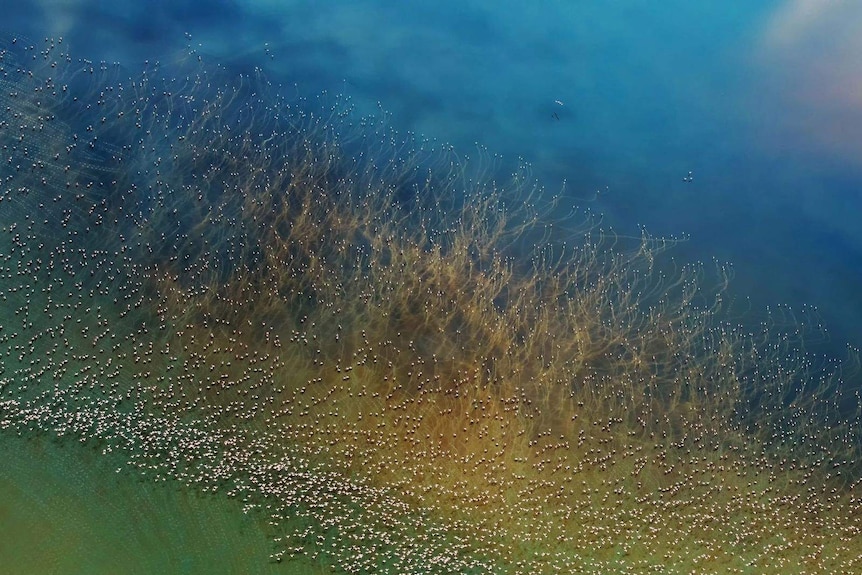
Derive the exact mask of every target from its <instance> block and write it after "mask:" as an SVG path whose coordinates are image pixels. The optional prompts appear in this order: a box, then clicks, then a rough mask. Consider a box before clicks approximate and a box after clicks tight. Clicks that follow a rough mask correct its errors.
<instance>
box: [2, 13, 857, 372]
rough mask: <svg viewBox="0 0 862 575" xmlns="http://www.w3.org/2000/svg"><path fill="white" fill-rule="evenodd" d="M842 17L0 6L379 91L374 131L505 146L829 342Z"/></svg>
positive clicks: (83, 35) (845, 118) (853, 305)
mask: <svg viewBox="0 0 862 575" xmlns="http://www.w3.org/2000/svg"><path fill="white" fill-rule="evenodd" d="M860 20H862V16H860V10H859V9H858V8H856V7H855V5H853V4H852V3H834V4H825V3H824V4H822V5H816V6H815V5H813V4H811V3H809V2H804V1H801V0H787V1H783V2H781V1H777V0H773V1H769V2H757V3H748V4H746V5H744V6H743V5H741V4H740V5H737V6H734V7H733V8H730V7H728V6H727V5H726V4H725V3H721V2H707V3H702V2H701V3H697V4H692V3H691V2H683V1H675V0H674V1H671V2H665V3H663V4H662V6H661V7H654V6H651V5H648V4H645V3H643V2H638V1H625V2H615V3H611V4H609V3H606V2H593V1H590V2H580V3H577V4H571V3H569V2H563V1H554V2H542V3H541V4H536V5H530V6H524V5H522V4H512V5H508V4H506V3H504V4H500V3H488V2H478V1H472V2H451V3H450V2H435V3H410V4H404V5H402V4H392V3H389V2H378V1H374V0H364V1H361V2H351V3H350V4H349V5H345V4H334V5H320V4H319V3H316V2H308V1H293V2H279V3H272V2H263V1H245V2H238V1H237V2H228V1H214V2H167V1H164V2H154V3H148V4H147V5H146V8H144V7H143V5H137V4H134V3H124V2H96V1H85V0H78V1H75V2H66V3H63V4H62V5H57V4H56V3H53V2H44V3H41V2H31V3H28V4H27V5H20V4H18V5H16V7H15V8H13V9H12V10H11V15H8V16H7V17H6V19H5V24H4V25H5V26H7V27H8V29H9V30H10V31H15V32H16V33H20V34H26V35H29V36H31V37H42V36H44V35H50V36H60V35H62V36H65V37H66V38H67V40H68V41H70V42H71V45H73V46H74V47H75V50H76V51H80V52H81V53H82V54H86V55H87V56H88V57H90V58H91V59H96V60H98V59H106V60H111V61H113V60H119V61H122V62H124V63H127V64H133V63H137V62H141V61H142V60H145V59H149V60H155V59H158V58H160V57H166V55H170V54H172V53H175V51H176V49H177V48H178V47H181V46H184V45H185V44H186V43H188V42H189V40H188V39H187V38H186V36H185V34H186V33H188V34H190V35H191V40H190V42H191V43H193V44H195V45H198V44H199V45H200V47H201V49H202V50H203V51H204V52H205V53H208V54H212V55H217V56H218V57H219V58H221V59H223V60H224V61H226V62H227V63H229V64H230V65H232V66H235V69H236V70H237V71H242V70H248V69H250V68H251V67H253V66H262V67H264V68H265V69H266V70H267V73H268V74H270V75H271V77H273V78H275V79H277V80H278V81H281V82H285V83H287V84H293V83H297V85H298V86H299V88H300V90H301V91H302V92H303V93H316V92H318V91H320V90H324V89H325V90H329V91H330V92H344V93H346V94H348V95H350V96H351V97H352V98H353V100H354V102H355V104H356V105H357V106H358V107H359V108H360V109H364V110H366V111H368V110H376V109H377V104H378V102H379V104H380V105H381V106H382V107H383V109H385V110H386V111H388V112H389V113H390V115H391V116H390V117H391V122H392V125H393V126H394V127H395V128H396V129H398V130H400V131H402V132H403V131H407V130H409V131H414V132H417V133H422V134H424V135H426V136H428V137H432V138H438V139H440V140H443V141H447V142H451V143H453V144H454V145H455V146H456V147H457V148H458V149H459V150H462V153H465V154H466V153H469V150H470V149H471V148H472V147H473V145H474V142H478V143H480V144H482V145H485V146H487V147H488V148H489V149H490V150H491V151H492V152H495V153H500V154H503V156H504V161H503V162H502V165H501V167H500V170H501V171H503V172H505V171H508V170H509V169H511V168H512V166H514V165H515V161H516V158H517V157H524V158H525V159H526V160H527V161H529V162H531V163H532V165H533V167H534V172H535V174H536V175H537V176H538V177H539V179H540V180H541V181H542V183H543V184H544V185H545V186H546V187H547V188H548V190H549V191H557V190H558V189H560V187H561V186H562V183H563V181H565V182H566V188H565V195H566V196H567V197H568V198H570V199H571V202H572V203H574V204H577V205H579V206H580V207H589V208H590V209H592V210H594V211H596V212H598V213H601V214H603V215H604V217H605V221H606V222H607V224H609V225H613V226H614V227H615V228H616V230H617V231H618V233H622V234H633V235H637V230H638V226H641V225H643V226H646V227H647V229H648V230H649V231H650V232H651V233H653V234H657V235H675V236H679V235H687V236H689V238H690V239H689V241H688V243H686V244H684V245H681V246H680V247H679V248H678V249H677V255H678V257H679V258H680V259H682V260H683V261H692V260H699V261H707V262H709V261H711V260H712V259H713V258H718V259H719V260H721V261H724V262H730V263H732V264H733V265H734V266H735V273H736V281H735V283H734V293H735V294H736V296H737V297H738V298H739V299H740V300H743V301H744V300H746V299H750V300H751V302H752V305H753V307H754V308H755V309H762V308H764V307H765V306H767V305H772V306H774V305H777V304H787V305H791V306H793V307H797V308H798V307H800V306H802V305H807V306H815V307H817V308H818V309H819V310H820V313H821V314H822V316H823V318H824V320H825V323H826V325H827V326H828V328H829V330H830V334H831V343H830V345H829V346H827V349H828V350H829V351H830V352H832V353H833V354H835V355H838V354H842V353H843V347H844V345H845V344H846V343H848V342H849V343H851V344H853V345H855V346H859V345H862V338H860V335H859V333H860V331H859V329H858V326H859V325H860V323H862V300H860V297H859V295H858V294H859V293H862V276H860V269H862V265H860V262H862V235H860V234H862V232H860V231H859V227H858V225H857V221H856V219H857V218H856V217H855V215H856V214H858V212H859V210H860V201H862V200H860V196H859V194H858V189H859V187H860V182H862V165H860V164H859V157H862V156H860V154H859V149H858V138H856V137H855V136H854V134H858V132H859V130H860V126H862V111H860V107H859V102H858V97H856V96H854V94H858V89H857V88H858V86H857V84H854V78H858V77H859V76H860V70H859V68H858V66H859V64H858V57H856V56H857V55H858V44H857V40H855V35H854V32H853V31H854V30H856V29H857V27H858V26H857V25H858V24H859V22H860ZM555 101H560V102H562V103H563V104H564V105H563V106H560V105H558V104H556V103H555ZM554 114H556V117H558V118H559V120H557V119H555V118H556V117H555V116H554ZM689 171H692V173H693V175H694V179H693V181H691V182H684V181H683V179H684V178H685V177H686V176H687V174H688V172H689ZM596 191H601V192H602V193H601V194H599V197H598V198H597V199H596V200H595V201H593V202H587V201H586V200H591V199H592V198H594V196H595V192H596ZM743 307H746V308H747V307H748V306H747V304H745V305H744V306H743Z"/></svg>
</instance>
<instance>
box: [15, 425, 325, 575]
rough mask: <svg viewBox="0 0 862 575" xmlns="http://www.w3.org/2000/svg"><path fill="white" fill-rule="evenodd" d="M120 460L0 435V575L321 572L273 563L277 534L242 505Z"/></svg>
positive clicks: (69, 443)
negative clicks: (143, 474) (125, 467)
mask: <svg viewBox="0 0 862 575" xmlns="http://www.w3.org/2000/svg"><path fill="white" fill-rule="evenodd" d="M116 464H117V461H116V459H115V458H113V457H111V456H107V457H106V456H103V455H101V454H98V453H95V452H94V451H93V450H92V449H90V448H88V447H84V446H79V445H76V444H75V441H73V440H70V439H67V440H65V441H64V443H63V444H62V445H59V444H58V443H57V440H51V439H48V438H35V439H33V438H30V439H23V438H19V437H16V436H14V435H11V434H9V433H3V434H0V573H3V574H4V575H17V574H21V575H34V574H50V573H54V574H77V573H80V574H82V575H83V574H88V575H91V574H92V575H96V574H102V573H104V574H113V573H118V574H120V573H121V574H150V573H153V574H155V573H158V574H189V575H191V574H198V573H201V574H204V573H205V574H216V573H279V574H313V573H319V572H322V571H321V568H320V566H319V565H317V564H311V563H309V562H305V561H302V560H301V559H294V560H292V561H289V562H288V561H287V560H285V562H283V563H281V564H276V563H273V562H272V561H271V560H270V559H269V555H270V554H271V553H272V552H273V543H272V541H271V540H270V537H268V536H267V535H266V534H265V533H264V530H263V529H262V526H260V525H259V524H258V523H257V519H255V518H252V517H251V516H249V515H244V514H243V513H242V509H241V506H240V504H239V503H238V502H236V501H233V500H230V499H227V498H223V497H206V496H202V495H200V494H196V493H193V492H191V491H190V490H188V489H182V488H180V487H179V486H178V484H175V483H170V482H168V483H162V484H159V485H156V484H154V483H153V482H152V481H151V480H147V481H142V480H140V479H138V478H137V477H136V476H135V474H134V472H128V471H124V472H121V473H117V472H116V469H117V467H116ZM326 572H330V573H331V571H326Z"/></svg>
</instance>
